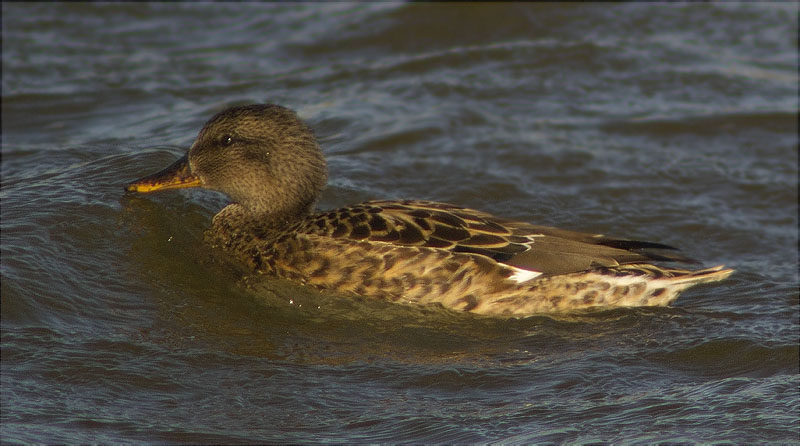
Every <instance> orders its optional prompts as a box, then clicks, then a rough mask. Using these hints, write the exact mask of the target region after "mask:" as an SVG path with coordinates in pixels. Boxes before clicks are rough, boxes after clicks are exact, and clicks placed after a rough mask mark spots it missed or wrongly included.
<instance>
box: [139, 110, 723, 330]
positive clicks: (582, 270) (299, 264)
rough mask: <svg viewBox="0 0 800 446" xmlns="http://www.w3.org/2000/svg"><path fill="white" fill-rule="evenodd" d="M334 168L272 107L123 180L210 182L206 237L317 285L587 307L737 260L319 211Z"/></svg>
mask: <svg viewBox="0 0 800 446" xmlns="http://www.w3.org/2000/svg"><path fill="white" fill-rule="evenodd" d="M326 177H327V174H326V165H325V159H324V158H323V155H322V152H321V150H320V148H319V146H318V145H317V142H316V139H315V137H314V134H313V133H312V131H311V129H310V128H309V127H308V126H306V125H305V124H304V123H303V122H302V121H301V120H300V119H299V118H298V117H297V115H296V114H295V113H294V112H293V111H291V110H289V109H287V108H284V107H281V106H278V105H270V104H267V105H247V106H241V107H233V108H230V109H227V110H225V111H222V112H220V113H218V114H217V115H215V116H214V117H212V118H211V120H209V121H208V122H207V123H206V125H205V126H204V127H203V129H202V130H201V131H200V134H199V135H198V136H197V140H196V141H195V142H194V144H192V147H191V148H190V149H189V152H188V153H187V154H186V156H184V157H183V158H181V159H179V160H178V161H177V162H175V163H174V164H173V165H171V166H170V167H168V168H166V169H164V170H163V171H161V172H158V173H156V174H153V175H149V176H147V177H144V178H142V179H140V180H137V181H134V182H132V183H130V184H128V185H127V186H126V190H128V191H131V192H150V191H155V190H161V189H174V188H184V187H204V188H207V189H213V190H217V191H220V192H223V193H224V194H226V195H227V196H228V197H229V198H230V199H231V200H232V201H233V204H230V205H228V206H227V207H225V208H224V209H222V211H220V212H219V213H218V214H217V215H215V216H214V219H213V223H212V225H211V228H210V229H209V230H208V231H207V232H206V239H207V241H208V243H210V244H211V245H214V246H219V247H222V248H223V249H225V250H227V251H228V252H230V253H231V254H232V255H233V256H234V257H235V258H236V259H238V260H240V261H242V262H244V263H245V264H246V265H248V266H249V267H250V268H251V269H252V270H254V271H256V272H258V273H265V274H269V275H272V276H276V277H281V278H287V279H290V280H294V281H298V282H301V283H304V284H307V285H310V286H314V287H316V288H319V289H323V290H333V291H336V292H342V293H345V294H356V295H362V296H374V297H377V298H381V299H388V300H390V301H395V302H409V303H417V304H428V303H439V304H441V305H443V306H445V307H447V308H452V309H455V310H462V311H471V312H474V313H481V314H488V315H501V316H524V315H530V314H537V313H553V312H565V311H571V310H577V309H583V308H589V307H620V306H626V307H628V306H663V305H668V304H670V303H671V302H673V301H674V300H675V299H676V298H677V297H678V294H679V293H680V292H682V291H683V290H685V289H687V288H689V287H691V286H693V285H696V284H700V283H705V282H715V281H718V280H722V279H724V278H726V277H728V276H729V275H730V274H731V273H732V272H733V270H730V269H722V268H723V267H722V266H717V267H714V268H708V269H701V270H696V271H690V270H685V269H674V268H664V267H661V266H656V265H654V264H653V262H654V261H683V262H687V261H689V260H688V259H686V258H684V257H681V256H679V255H676V254H673V253H669V252H667V251H665V250H672V249H674V248H671V247H669V246H666V245H662V244H659V243H650V242H641V241H634V240H625V239H615V238H609V237H605V236H603V235H599V234H586V233H580V232H573V231H567V230H563V229H556V228H550V227H546V226H535V225H530V224H527V223H522V222H518V221H512V220H506V219H501V218H497V217H494V216H492V215H490V214H487V213H485V212H480V211H476V210H473V209H467V208H462V207H458V206H453V205H450V204H443V203H436V202H431V201H411V200H408V201H370V202H366V203H361V204H357V205H354V206H350V207H345V208H341V209H336V210H331V211H326V212H319V213H313V212H312V210H313V206H314V203H315V202H316V200H317V197H318V196H319V194H320V192H321V191H322V189H323V187H324V186H325V182H326Z"/></svg>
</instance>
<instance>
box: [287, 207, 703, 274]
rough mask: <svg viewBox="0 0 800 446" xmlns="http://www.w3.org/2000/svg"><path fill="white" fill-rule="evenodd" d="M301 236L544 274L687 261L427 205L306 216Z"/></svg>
mask: <svg viewBox="0 0 800 446" xmlns="http://www.w3.org/2000/svg"><path fill="white" fill-rule="evenodd" d="M297 230H298V231H300V232H302V233H308V234H317V235H325V236H328V237H334V238H346V239H351V240H368V241H372V242H384V243H390V244H393V245H396V246H420V247H426V248H436V249H442V250H446V251H450V252H460V253H471V254H477V255H482V256H486V257H489V258H491V259H493V260H495V261H497V262H500V263H505V264H507V265H511V266H514V267H517V268H522V269H527V270H532V271H538V272H542V273H543V274H545V275H553V274H566V273H570V272H577V271H584V270H587V269H589V268H593V267H599V266H615V265H621V264H629V263H636V262H648V261H655V260H661V261H683V262H686V261H690V259H687V258H685V257H682V256H679V255H676V254H662V253H658V252H652V250H654V249H662V250H663V249H668V250H672V249H675V248H672V247H670V246H667V245H662V244H659V243H652V242H641V241H635V240H624V239H613V238H608V237H605V236H602V235H599V234H588V233H582V232H575V231H569V230H565V229H558V228H551V227H547V226H537V225H530V224H527V223H523V222H518V221H513V220H506V219H501V218H497V217H494V216H492V215H491V214H487V213H485V212H480V211H476V210H474V209H468V208H462V207H458V206H454V205H450V204H446V203H436V202H428V201H411V200H406V201H370V202H366V203H361V204H358V205H355V206H351V207H349V208H342V209H337V210H336V211H330V212H325V213H321V214H316V215H312V216H310V217H308V218H307V219H306V220H305V221H304V222H303V224H302V226H301V227H300V228H298V229H297Z"/></svg>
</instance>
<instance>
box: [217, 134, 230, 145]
mask: <svg viewBox="0 0 800 446" xmlns="http://www.w3.org/2000/svg"><path fill="white" fill-rule="evenodd" d="M219 142H220V144H222V145H223V146H229V145H231V144H233V136H231V135H227V134H226V135H222V136H221V137H220V138H219Z"/></svg>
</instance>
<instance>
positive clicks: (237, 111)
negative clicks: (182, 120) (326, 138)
mask: <svg viewBox="0 0 800 446" xmlns="http://www.w3.org/2000/svg"><path fill="white" fill-rule="evenodd" d="M326 180H327V173H326V165H325V159H324V157H323V155H322V151H321V150H320V148H319V145H318V144H317V142H316V138H315V137H314V134H313V132H312V131H311V129H310V128H309V127H308V126H307V125H306V124H305V123H303V121H301V120H300V118H298V117H297V115H296V114H295V113H294V112H293V111H291V110H289V109H288V108H285V107H281V106H279V105H273V104H259V105H245V106H239V107H232V108H229V109H227V110H224V111H222V112H220V113H217V114H216V115H215V116H214V117H212V118H211V119H210V120H209V121H208V122H206V124H205V125H204V126H203V128H202V129H201V130H200V133H199V134H198V135H197V139H196V140H195V142H194V143H193V144H192V146H191V148H190V149H189V152H188V153H187V154H186V155H185V156H183V157H182V158H181V159H179V160H178V161H176V162H175V163H174V164H172V165H171V166H169V167H167V168H166V169H164V170H162V171H160V172H157V173H155V174H152V175H148V176H146V177H143V178H140V179H138V180H136V181H134V182H131V183H129V184H127V185H126V186H125V189H126V190H127V191H129V192H152V191H157V190H163V189H177V188H184V187H203V188H206V189H212V190H216V191H219V192H222V193H224V194H225V195H227V196H228V197H229V198H230V199H231V200H232V201H233V202H234V203H237V204H239V205H241V206H243V207H244V208H245V210H246V211H247V213H248V214H250V215H252V216H253V217H254V218H259V219H264V220H265V222H266V221H273V222H277V221H289V220H292V219H294V218H297V217H299V216H300V215H303V214H305V213H307V212H309V211H310V210H311V209H312V207H313V206H314V203H315V202H316V200H317V197H318V196H319V194H320V192H321V191H322V189H323V188H324V186H325V182H326Z"/></svg>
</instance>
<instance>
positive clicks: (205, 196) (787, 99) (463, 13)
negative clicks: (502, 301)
mask: <svg viewBox="0 0 800 446" xmlns="http://www.w3.org/2000/svg"><path fill="white" fill-rule="evenodd" d="M2 9H3V11H2V12H3V28H2V33H3V35H2V41H3V42H2V45H3V46H2V63H3V72H2V191H0V200H2V201H1V202H0V204H2V208H1V209H2V233H0V236H1V237H2V263H1V265H2V269H1V272H2V362H0V365H2V423H0V433H1V434H2V440H3V443H9V444H13V443H32V442H42V443H90V442H99V443H120V442H135V443H239V442H315V443H317V442H336V443H342V442H389V443H392V442H412V443H430V442H444V443H465V442H487V441H500V442H505V443H530V442H545V441H551V442H558V443H560V442H574V443H587V442H593V441H608V442H614V443H620V442H623V443H624V442H641V443H649V442H652V441H657V440H673V441H683V442H711V441H729V442H734V443H750V442H778V443H793V442H798V441H800V392H799V391H798V385H800V379H798V336H800V331H799V330H800V329H799V328H798V277H797V274H798V263H797V241H798V238H797V224H798V221H797V215H798V212H797V211H798V208H797V198H798V197H797V165H798V164H797V162H798V158H797V154H798V136H797V113H798V90H797V83H798V74H797V63H798V56H797V32H798V25H797V14H798V10H797V5H796V4H795V3H777V4H769V3H765V4H727V3H721V4H675V5H664V4H587V5H578V4H569V5H560V4H513V5H508V4H507V5H481V4H471V5H468V6H454V5H441V4H387V3H382V4H363V5H354V4H315V5H302V4H285V5H281V4H234V3H224V4H140V3H123V4H106V5H93V4H71V3H69V4H58V3H35V4H18V3H3V5H2ZM265 101H269V102H276V103H280V104H283V105H286V106H289V107H291V108H294V109H296V110H298V112H299V113H300V114H301V116H302V117H303V118H304V119H306V120H307V121H308V122H309V123H310V124H311V125H312V127H313V128H314V129H315V131H316V133H317V135H318V137H319V138H320V141H321V144H322V146H323V148H324V150H325V153H326V155H327V156H328V159H329V163H330V176H331V180H330V184H329V187H328V189H327V190H326V192H325V195H324V196H323V198H322V200H321V202H320V207H323V208H325V207H333V206H339V205H343V204H347V203H353V202H357V201H361V200H365V199H371V198H419V199H434V200H439V201H445V202H451V203H457V204H460V205H465V206H469V207H474V208H479V209H483V210H486V211H489V212H492V213H495V214H498V215H503V216H506V217H511V218H517V219H522V220H526V221H531V222H534V223H539V224H547V225H556V226H561V227H566V228H571V229H578V230H585V231H597V232H602V233H607V234H612V235H618V236H627V237H632V238H639V239H645V240H653V241H660V242H663V243H668V244H671V245H677V246H680V247H682V248H683V249H684V252H685V253H686V254H687V255H688V256H690V257H696V258H700V259H702V260H703V261H704V262H705V263H706V264H708V265H715V264H726V265H729V266H731V267H733V268H735V269H736V270H737V273H736V274H735V275H734V276H732V277H731V278H730V279H729V280H727V281H725V282H723V283H720V284H718V285H716V286H710V287H703V288H696V289H693V290H692V291H690V292H687V293H685V294H684V295H683V296H682V297H681V298H680V299H679V300H678V301H677V303H676V304H675V305H674V306H673V307H670V308H645V309H620V310H610V311H595V312H588V313H581V314H575V315H571V316H560V317H530V318H526V319H521V320H500V319H492V318H483V317H477V316H473V315H468V314H467V315H465V314H456V313H452V312H449V311H445V310H443V309H440V308H436V307H407V306H402V305H393V304H388V303H382V302H375V301H372V300H368V299H362V300H359V299H343V298H341V297H337V296H330V295H322V294H319V293H316V292H313V291H311V290H308V289H305V288H303V287H300V286H297V285H294V284H291V283H284V282H280V281H277V282H276V281H270V282H267V283H265V284H262V285H261V286H259V287H256V288H246V287H243V286H242V284H241V283H240V281H239V278H240V275H239V272H237V271H236V270H234V269H232V268H231V267H230V266H229V265H226V264H225V263H224V262H221V261H220V260H219V259H217V258H215V257H214V256H213V255H212V254H211V253H208V252H207V250H206V249H205V248H204V246H203V245H202V233H203V230H204V228H206V227H207V226H208V225H209V223H210V218H211V216H212V215H213V214H214V213H215V212H216V211H217V210H218V209H219V208H220V207H221V206H222V205H223V204H224V202H225V199H224V197H221V196H219V195H217V194H215V193H212V192H207V191H193V190H192V191H179V192H174V193H163V194H158V195H154V196H147V197H131V196H125V195H124V194H123V193H122V184H124V182H126V181H129V180H131V179H134V178H136V177H138V176H141V175H143V174H146V173H150V172H152V171H154V170H156V169H159V168H161V167H163V166H165V165H166V164H167V163H169V162H171V161H172V160H174V159H175V158H177V157H178V156H179V155H180V154H182V153H183V152H184V151H185V150H186V148H187V147H188V145H189V144H190V143H191V141H192V140H193V138H194V136H195V135H196V132H197V130H198V129H199V128H200V126H201V125H202V123H203V122H204V121H205V120H206V119H208V117H210V116H211V114H213V113H214V112H216V111H218V110H220V109H221V108H223V107H225V106H227V105H231V104H238V103H245V102H265Z"/></svg>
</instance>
